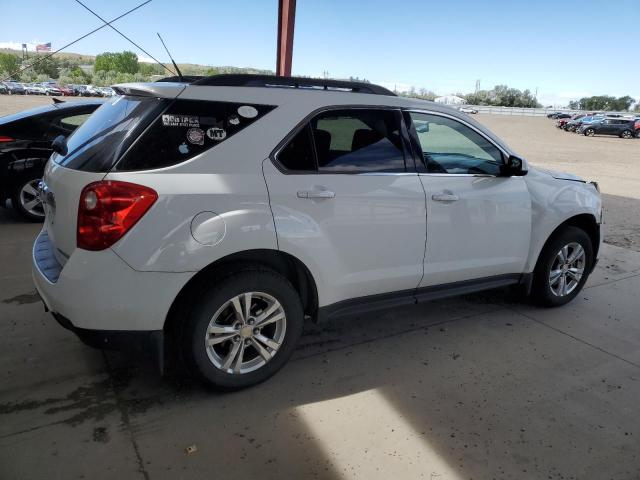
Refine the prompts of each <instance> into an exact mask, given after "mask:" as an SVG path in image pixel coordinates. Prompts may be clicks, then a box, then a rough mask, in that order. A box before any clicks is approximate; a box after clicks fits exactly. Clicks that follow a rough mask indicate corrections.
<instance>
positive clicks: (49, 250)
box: [33, 75, 602, 389]
mask: <svg viewBox="0 0 640 480" xmlns="http://www.w3.org/2000/svg"><path fill="white" fill-rule="evenodd" d="M115 88H116V91H117V93H118V96H117V97H114V98H113V99H111V100H109V101H108V102H106V103H105V104H104V105H103V106H101V107H100V108H99V109H98V110H96V112H95V113H94V114H93V115H92V116H91V117H90V118H89V120H88V121H87V122H86V123H84V124H83V125H82V126H81V127H80V128H78V129H77V130H76V131H75V133H73V135H71V136H70V137H69V138H68V139H67V140H66V142H65V140H64V139H63V138H58V139H57V140H56V142H55V150H56V152H58V153H56V154H54V155H53V156H52V157H51V159H50V160H49V162H48V165H47V167H46V172H45V174H44V179H43V183H42V185H41V189H42V192H41V196H42V198H43V200H44V203H45V209H46V221H45V225H44V228H43V230H42V232H41V233H40V235H39V236H38V238H37V240H36V242H35V245H34V250H33V276H34V280H35V283H36V286H37V289H38V292H39V293H40V295H41V297H42V299H43V300H44V303H45V305H46V307H47V308H48V309H49V310H51V311H52V312H53V313H54V315H55V317H56V318H57V319H58V321H59V322H60V323H61V324H62V325H63V326H65V327H67V328H69V329H71V330H73V331H74V332H76V333H77V334H78V335H79V336H80V338H82V339H83V340H84V341H86V342H87V343H89V344H91V345H94V346H100V347H107V348H108V347H113V348H123V347H127V346H128V347H129V348H135V349H141V350H145V351H153V352H154V353H155V354H156V355H158V358H160V359H162V358H163V357H164V351H165V345H172V346H178V347H179V349H180V351H181V352H182V354H183V355H184V357H185V358H186V360H187V363H188V365H190V366H191V367H192V368H193V370H194V371H195V372H197V374H198V375H199V376H201V377H202V378H203V379H205V380H206V381H208V382H209V383H211V384H213V385H215V386H217V387H220V388H226V389H234V388H241V387H245V386H248V385H252V384H255V383H257V382H260V381H262V380H265V379H266V378H268V377H269V376H271V375H273V374H274V373H275V372H276V371H277V370H278V369H280V368H281V367H282V366H283V364H284V363H285V362H286V361H287V359H288V358H289V357H290V355H291V353H292V351H293V349H294V347H295V345H296V342H297V341H298V339H299V337H300V334H301V332H302V326H303V321H304V319H305V317H306V318H311V319H314V320H317V319H322V318H326V317H329V316H338V315H340V316H343V315H352V314H360V313H363V312H366V311H371V310H374V309H379V308H384V307H390V306H397V305H403V304H410V303H416V302H422V301H427V300H431V299H434V298H439V297H444V296H450V295H458V294H463V293H468V292H472V291H477V290H482V289H488V288H495V287H503V286H509V285H513V286H520V288H521V289H522V290H523V291H525V292H526V293H527V294H531V295H532V296H533V297H534V298H535V299H536V300H537V301H538V302H539V303H541V304H543V305H547V306H555V305H562V304H564V303H566V302H568V301H570V300H571V299H573V298H574V297H575V296H576V295H577V293H578V292H579V291H580V289H581V288H582V286H583V285H584V283H585V281H586V280H587V277H588V275H589V274H590V273H591V271H592V269H593V267H594V265H595V262H596V257H597V254H598V250H599V247H600V243H601V238H602V235H601V233H600V224H601V200H600V195H599V193H598V189H597V185H596V184H595V183H587V182H584V181H582V180H580V179H578V178H576V177H574V176H571V175H567V174H559V173H554V172H549V171H544V170H540V169H534V168H529V167H528V166H527V164H526V162H525V161H524V160H522V159H520V158H518V157H517V156H515V155H514V153H513V152H512V150H511V149H510V148H509V147H508V146H507V145H505V144H504V142H502V141H501V140H500V139H498V138H497V137H496V136H495V135H493V134H492V133H491V132H489V131H488V130H487V129H486V128H484V127H483V126H481V125H480V124H478V123H477V122H475V121H473V120H472V119H471V118H469V117H468V116H467V115H464V114H461V113H459V112H457V111H456V110H454V109H452V108H449V107H446V106H442V105H438V104H435V103H430V102H425V101H420V100H414V99H409V98H400V97H397V96H395V95H394V94H393V93H391V92H389V91H388V90H386V89H384V88H382V87H378V86H375V85H371V84H361V83H352V82H338V81H324V80H319V81H316V80H311V79H296V78H281V77H263V76H245V75H220V76H216V77H209V78H203V79H199V80H195V81H193V82H192V83H186V82H183V83H181V82H164V83H163V82H159V83H152V84H127V85H120V86H118V87H115ZM172 350H173V349H172Z"/></svg>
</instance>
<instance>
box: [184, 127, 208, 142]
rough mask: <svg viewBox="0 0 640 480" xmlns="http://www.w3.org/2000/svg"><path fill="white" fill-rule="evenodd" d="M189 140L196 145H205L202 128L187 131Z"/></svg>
mask: <svg viewBox="0 0 640 480" xmlns="http://www.w3.org/2000/svg"><path fill="white" fill-rule="evenodd" d="M187 140H189V143H193V144H194V145H204V130H202V129H201V128H190V129H189V130H187Z"/></svg>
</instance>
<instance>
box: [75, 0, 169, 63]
mask: <svg viewBox="0 0 640 480" xmlns="http://www.w3.org/2000/svg"><path fill="white" fill-rule="evenodd" d="M75 1H76V3H79V4H80V5H82V6H83V7H84V8H86V9H87V10H89V11H90V12H91V13H92V14H93V15H95V16H96V17H98V18H99V19H100V20H102V21H103V22H104V23H105V25H108V26H109V28H111V29H112V30H114V31H116V32H117V33H119V34H120V35H121V36H122V37H124V38H125V39H126V40H128V41H129V42H131V43H132V44H133V45H135V46H136V47H137V48H138V49H140V50H141V51H142V52H143V53H144V54H145V55H147V56H148V57H151V58H152V59H153V60H154V61H155V62H156V63H157V64H159V65H161V66H162V67H163V68H164V69H165V70H166V71H167V72H169V73H170V74H171V75H176V73H175V72H172V71H171V70H169V68H168V67H167V66H166V65H165V64H164V63H161V62H160V61H158V60H157V59H156V58H155V57H154V56H153V55H151V54H150V53H149V52H147V51H146V50H145V49H144V48H142V47H141V46H140V45H138V44H137V43H136V42H134V41H133V40H131V39H130V38H129V37H127V36H126V35H125V34H124V33H122V32H121V31H120V30H118V29H117V28H116V27H114V26H113V25H111V23H110V22H107V21H106V20H105V19H104V18H102V17H101V16H100V15H98V14H97V13H96V12H94V11H93V10H91V9H90V8H89V7H87V6H86V5H85V4H84V3H82V2H81V1H80V0H75Z"/></svg>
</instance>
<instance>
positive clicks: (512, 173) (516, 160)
mask: <svg viewBox="0 0 640 480" xmlns="http://www.w3.org/2000/svg"><path fill="white" fill-rule="evenodd" d="M527 172H528V170H527V165H526V162H525V161H524V160H523V159H522V158H520V157H516V156H515V155H510V156H509V158H508V159H507V161H506V163H504V164H503V165H502V166H501V167H500V174H501V175H502V176H503V177H522V176H523V175H526V174H527Z"/></svg>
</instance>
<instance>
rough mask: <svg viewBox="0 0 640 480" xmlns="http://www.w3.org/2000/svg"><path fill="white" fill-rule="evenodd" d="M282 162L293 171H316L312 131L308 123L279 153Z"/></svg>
mask: <svg viewBox="0 0 640 480" xmlns="http://www.w3.org/2000/svg"><path fill="white" fill-rule="evenodd" d="M278 161H279V162H280V164H281V165H282V166H283V167H284V168H286V169H287V170H291V171H315V170H316V162H315V159H314V156H313V145H312V143H311V131H310V127H309V125H308V124H307V125H306V126H305V127H304V128H303V129H302V130H300V131H299V132H298V133H297V134H296V136H295V137H293V138H292V139H291V140H290V141H289V143H287V145H286V146H285V147H284V148H283V149H282V150H280V153H278Z"/></svg>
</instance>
